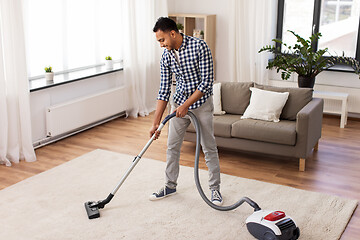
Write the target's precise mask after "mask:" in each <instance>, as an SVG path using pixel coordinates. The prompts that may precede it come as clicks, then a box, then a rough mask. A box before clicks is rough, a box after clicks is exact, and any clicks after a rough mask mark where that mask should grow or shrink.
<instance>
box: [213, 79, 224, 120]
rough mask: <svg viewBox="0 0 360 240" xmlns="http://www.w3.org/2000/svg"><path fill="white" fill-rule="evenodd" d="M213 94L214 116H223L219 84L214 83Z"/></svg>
mask: <svg viewBox="0 0 360 240" xmlns="http://www.w3.org/2000/svg"><path fill="white" fill-rule="evenodd" d="M213 94H214V95H213V103H214V115H223V114H225V111H222V107H221V83H215V84H214V85H213Z"/></svg>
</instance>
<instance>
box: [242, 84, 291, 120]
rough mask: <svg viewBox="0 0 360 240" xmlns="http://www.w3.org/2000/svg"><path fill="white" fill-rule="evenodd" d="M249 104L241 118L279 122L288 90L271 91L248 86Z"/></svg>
mask: <svg viewBox="0 0 360 240" xmlns="http://www.w3.org/2000/svg"><path fill="white" fill-rule="evenodd" d="M250 91H251V97H250V104H249V106H248V107H247V108H246V110H245V112H244V115H243V116H242V117H241V119H245V118H253V119H260V120H265V121H271V122H279V121H280V119H279V118H280V114H281V111H282V109H283V107H284V106H285V103H286V101H287V99H288V97H289V92H283V93H280V92H272V91H266V90H261V89H258V88H253V87H251V88H250Z"/></svg>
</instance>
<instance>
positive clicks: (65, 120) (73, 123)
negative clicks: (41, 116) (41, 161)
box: [46, 87, 126, 137]
mask: <svg viewBox="0 0 360 240" xmlns="http://www.w3.org/2000/svg"><path fill="white" fill-rule="evenodd" d="M125 97H126V89H125V87H120V88H116V89H111V90H108V91H104V92H101V93H98V94H94V95H91V96H86V97H83V98H78V99H75V100H72V101H68V102H65V103H61V104H57V105H53V106H50V107H49V108H47V110H46V131H47V135H48V136H49V137H53V136H57V135H60V134H64V133H68V132H72V131H74V130H77V129H79V128H81V127H84V126H87V125H90V124H92V123H95V122H98V121H101V120H104V119H106V118H109V117H111V116H114V115H117V114H119V113H121V112H123V111H125V110H126V101H125V100H126V99H125Z"/></svg>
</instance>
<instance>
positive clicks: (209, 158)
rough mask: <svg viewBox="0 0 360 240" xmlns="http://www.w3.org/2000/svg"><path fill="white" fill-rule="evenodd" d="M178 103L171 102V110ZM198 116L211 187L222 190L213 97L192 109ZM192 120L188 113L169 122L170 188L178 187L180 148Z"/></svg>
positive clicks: (168, 162) (168, 173)
mask: <svg viewBox="0 0 360 240" xmlns="http://www.w3.org/2000/svg"><path fill="white" fill-rule="evenodd" d="M177 107H178V105H177V104H175V103H173V102H172V104H171V112H173V111H174V110H175V108H177ZM191 111H192V112H193V113H194V114H195V116H196V117H197V119H198V121H199V123H200V129H201V147H202V150H203V152H204V154H205V162H206V165H207V167H208V169H209V188H210V189H211V190H220V189H219V188H220V166H219V156H218V150H217V146H216V142H215V137H214V126H213V112H214V106H213V99H212V97H209V98H208V99H207V101H206V102H205V103H204V104H203V105H201V106H200V107H199V108H197V109H193V110H191ZM190 122H191V120H190V117H189V116H188V115H186V116H185V117H183V118H178V117H174V118H172V119H171V120H170V123H169V134H168V148H167V158H166V170H165V174H166V182H165V185H166V186H167V187H169V188H176V185H177V178H178V176H179V160H180V149H181V145H182V143H183V140H184V135H185V131H186V129H187V127H188V126H189V124H190Z"/></svg>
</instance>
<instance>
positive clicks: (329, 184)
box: [0, 115, 360, 240]
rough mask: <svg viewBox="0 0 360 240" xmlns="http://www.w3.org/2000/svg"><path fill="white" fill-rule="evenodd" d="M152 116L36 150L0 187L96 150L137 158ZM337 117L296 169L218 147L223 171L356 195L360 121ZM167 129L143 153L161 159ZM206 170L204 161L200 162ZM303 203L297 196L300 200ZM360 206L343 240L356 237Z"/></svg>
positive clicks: (190, 147)
mask: <svg viewBox="0 0 360 240" xmlns="http://www.w3.org/2000/svg"><path fill="white" fill-rule="evenodd" d="M152 118H153V115H150V116H148V117H139V118H137V119H134V118H128V119H125V118H119V119H115V120H113V121H111V122H108V123H106V124H103V125H100V126H97V127H95V128H92V129H90V130H87V131H85V132H82V133H79V134H77V135H74V136H72V137H69V138H66V139H64V140H61V141H58V142H56V143H53V144H50V145H47V146H45V147H42V148H39V149H37V150H36V155H37V161H36V162H34V163H27V162H21V163H19V164H13V166H12V167H5V166H4V165H0V189H3V188H6V187H8V186H10V185H12V184H15V183H17V182H19V181H21V180H23V179H26V178H28V177H31V176H34V175H36V174H38V173H41V172H43V171H46V170H48V169H50V168H53V167H55V166H58V165H60V164H62V163H64V162H67V161H69V160H71V159H73V158H76V157H78V156H80V155H82V154H84V153H87V152H89V151H92V150H94V149H97V148H100V149H106V150H110V151H115V152H119V153H126V154H130V155H133V156H136V155H137V154H138V153H139V152H140V151H141V149H142V148H143V146H144V145H145V144H146V142H147V141H148V139H149V136H148V130H149V129H150V126H151V123H152ZM339 124H340V119H339V118H338V117H332V116H325V117H324V121H323V132H322V138H321V140H320V142H319V150H318V152H315V153H313V155H312V156H311V157H310V158H309V159H308V160H307V161H306V171H305V172H299V171H298V160H297V159H287V158H279V157H274V156H266V155H258V154H249V153H244V152H234V151H229V150H226V149H221V148H220V149H219V157H220V164H221V172H222V173H226V174H231V175H235V176H239V177H245V178H251V179H257V180H261V181H265V182H271V183H277V184H282V185H287V186H291V187H295V188H300V189H305V190H311V191H316V192H323V193H329V194H334V195H338V196H341V197H346V198H352V199H358V200H359V199H360V121H358V120H354V119H349V120H348V125H347V126H346V128H345V129H341V128H339ZM166 136H167V129H166V128H164V129H163V132H162V136H161V137H160V139H159V140H157V141H156V142H155V143H153V144H152V145H151V147H150V148H149V150H148V151H147V152H146V153H145V155H144V157H146V158H152V159H157V160H160V161H165V147H166ZM194 149H195V145H194V143H190V142H184V144H183V148H182V155H181V164H182V165H186V166H193V164H194ZM200 167H202V168H204V167H205V165H204V164H201V165H200ZM299 205H301V199H299ZM359 209H360V208H358V209H357V210H356V211H355V214H354V216H353V217H352V219H351V221H350V223H349V225H348V227H347V228H346V230H345V232H344V234H343V236H342V238H341V239H346V240H347V239H351V240H352V239H354V240H355V239H360V210H359Z"/></svg>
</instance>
